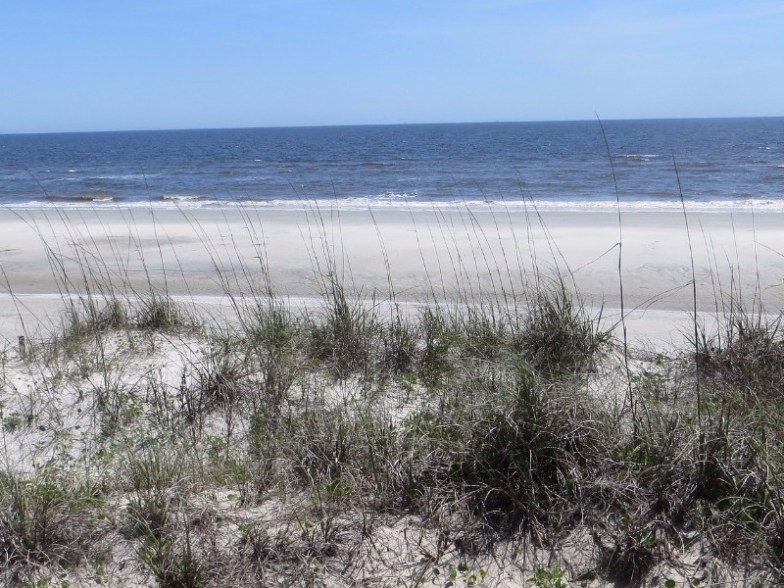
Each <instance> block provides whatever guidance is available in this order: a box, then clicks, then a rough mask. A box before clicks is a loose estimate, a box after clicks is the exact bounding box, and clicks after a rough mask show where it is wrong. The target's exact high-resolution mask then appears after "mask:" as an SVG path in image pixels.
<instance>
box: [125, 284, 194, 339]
mask: <svg viewBox="0 0 784 588" xmlns="http://www.w3.org/2000/svg"><path fill="white" fill-rule="evenodd" d="M191 324H192V323H191V321H188V320H187V318H186V317H185V315H184V313H183V311H182V310H181V309H180V307H179V306H178V305H177V304H176V303H175V302H174V301H173V300H172V299H171V298H170V297H169V296H167V295H164V294H159V293H157V292H150V293H149V294H148V295H146V296H142V297H141V298H140V300H139V308H138V309H137V311H136V314H135V316H134V319H133V325H134V326H135V327H136V328H137V329H143V330H149V331H168V330H172V329H180V328H183V327H187V326H190V325H191Z"/></svg>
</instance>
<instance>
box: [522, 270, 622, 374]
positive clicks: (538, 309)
mask: <svg viewBox="0 0 784 588" xmlns="http://www.w3.org/2000/svg"><path fill="white" fill-rule="evenodd" d="M600 323H601V313H599V315H598V316H591V315H590V314H589V312H588V311H587V309H586V308H585V307H584V306H583V304H582V302H581V301H580V299H579V298H575V296H574V295H573V294H572V293H571V292H569V290H568V289H567V288H566V285H565V284H564V283H563V281H561V280H558V281H556V282H554V283H553V284H552V286H551V287H550V288H546V287H540V288H538V289H537V290H536V292H535V293H534V295H533V296H532V298H531V299H530V300H529V305H528V311H527V315H526V316H525V317H524V318H523V319H522V320H521V321H520V322H519V323H518V324H517V325H515V328H514V333H513V345H514V347H515V348H516V349H517V350H518V352H519V353H520V354H521V355H522V357H523V358H525V360H526V361H527V362H528V363H529V364H530V365H531V366H532V367H533V368H534V369H535V370H536V371H537V372H539V373H541V374H543V375H545V376H547V377H559V376H563V375H566V374H575V373H579V372H582V371H585V370H591V369H593V368H594V367H595V365H596V359H597V356H598V354H599V352H600V351H601V349H602V347H603V346H604V345H606V344H607V343H608V342H609V340H610V332H609V331H605V330H602V329H601V327H600Z"/></svg>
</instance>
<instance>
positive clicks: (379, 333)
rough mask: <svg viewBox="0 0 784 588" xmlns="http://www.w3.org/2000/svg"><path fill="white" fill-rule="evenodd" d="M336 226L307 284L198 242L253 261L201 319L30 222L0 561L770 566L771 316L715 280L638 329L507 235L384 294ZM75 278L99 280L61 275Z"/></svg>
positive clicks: (442, 570)
mask: <svg viewBox="0 0 784 588" xmlns="http://www.w3.org/2000/svg"><path fill="white" fill-rule="evenodd" d="M443 230H444V231H445V234H444V238H447V236H448V233H447V232H446V231H447V229H446V228H444V229H443ZM477 235H478V236H477V239H479V240H484V241H486V240H488V239H490V238H492V235H490V234H487V233H477ZM484 241H483V242H484ZM205 248H207V249H208V250H209V251H211V252H212V251H213V245H212V244H211V243H210V242H206V243H205ZM334 251H335V249H334V248H329V249H327V252H326V253H324V255H326V256H327V259H326V260H320V261H319V262H318V263H317V262H314V267H315V268H316V271H315V272H314V274H315V275H314V280H315V282H314V291H317V292H318V293H319V294H320V295H321V297H320V299H319V304H318V305H317V306H315V307H314V306H311V307H310V308H306V307H304V306H296V305H295V304H293V303H292V301H291V300H289V299H285V298H283V297H277V296H275V295H274V293H273V292H274V284H273V283H272V282H271V277H270V274H269V273H268V272H266V270H264V269H262V270H261V271H262V274H263V275H262V279H261V282H262V286H261V287H258V286H256V285H255V284H256V283H257V280H258V279H259V278H258V275H257V274H255V273H254V272H253V271H252V269H251V267H250V266H249V264H248V263H247V262H246V261H244V260H237V261H236V264H235V266H234V267H239V268H240V271H233V273H232V274H231V276H232V277H231V278H230V277H229V276H228V275H227V274H228V270H225V269H222V268H224V267H225V266H223V265H221V264H219V263H217V261H216V263H215V271H216V272H218V273H219V275H218V276H216V283H219V284H224V285H227V284H229V283H230V282H231V280H232V279H236V280H239V279H246V280H247V281H248V283H247V284H246V286H247V288H246V289H245V290H244V292H245V293H244V294H243V295H241V296H240V295H233V294H232V296H228V294H227V298H229V300H230V308H231V312H230V313H229V314H230V316H229V317H228V318H227V317H225V316H224V317H222V319H221V320H220V321H217V322H215V321H213V322H212V323H210V321H209V320H207V318H208V317H203V316H196V315H195V314H194V313H192V312H191V311H190V310H188V309H187V305H183V304H182V302H181V301H179V299H178V302H175V301H174V298H173V297H172V295H171V293H170V292H168V291H167V290H166V289H165V288H163V289H156V288H146V287H145V288H143V289H141V290H136V291H131V292H130V293H126V294H124V295H123V296H121V295H120V293H121V292H123V290H124V287H125V284H124V283H123V282H124V274H123V273H122V272H120V273H119V275H120V278H117V279H118V280H119V283H116V284H112V283H111V279H110V276H112V275H118V274H117V273H112V272H110V271H108V270H107V269H106V268H101V267H100V264H99V266H98V267H96V266H95V264H96V263H98V262H97V261H96V260H97V259H98V258H96V257H95V256H90V257H89V258H85V259H84V260H83V262H84V263H89V264H92V265H89V266H87V267H85V268H83V269H82V270H81V271H80V272H78V273H73V272H66V273H63V272H61V271H59V269H61V268H65V267H66V261H64V260H61V259H60V258H59V257H58V256H57V255H56V253H57V252H56V251H55V248H54V247H52V248H50V255H51V256H52V265H53V268H55V270H58V271H56V273H55V277H56V278H57V279H58V280H61V281H60V282H58V283H60V284H61V285H62V286H63V291H64V297H65V300H66V301H67V302H68V304H65V305H64V307H65V315H64V319H63V323H62V327H61V328H60V329H59V330H58V331H56V332H55V333H54V334H50V335H43V336H38V337H35V336H28V339H27V344H26V347H25V351H24V353H21V352H19V353H15V352H14V351H13V350H12V349H10V347H9V350H8V352H7V354H6V355H7V357H4V360H3V365H2V368H3V386H2V388H1V389H0V406H2V414H0V417H2V428H1V430H0V435H1V436H2V437H1V438H0V441H1V442H2V446H1V447H0V551H1V552H2V554H3V555H2V557H3V558H4V559H2V561H0V580H2V581H3V582H4V583H5V585H8V586H13V587H16V586H24V585H26V583H30V582H38V581H40V580H42V579H43V580H44V581H48V579H49V578H57V580H58V581H61V584H63V583H65V582H68V583H71V585H79V582H80V581H81V580H83V579H84V578H85V577H88V576H89V578H90V581H94V583H96V584H103V585H123V584H125V585H128V584H136V585H157V586H162V587H168V586H176V587H180V586H194V587H205V588H206V587H212V586H256V585H287V586H316V585H360V584H362V585H378V586H396V585H407V586H421V585H425V584H432V585H443V586H459V585H465V586H474V585H476V586H481V585H504V584H503V581H507V580H508V584H507V585H533V586H542V587H547V586H549V587H561V586H571V585H583V584H585V583H590V582H593V583H592V584H588V585H615V586H652V585H657V584H656V582H658V581H659V580H661V579H662V578H667V580H666V581H665V585H670V584H668V582H670V581H673V582H674V580H670V578H675V577H677V578H685V579H686V580H684V582H689V583H690V585H698V583H703V585H707V584H708V579H710V580H711V581H713V582H714V583H717V584H719V583H721V584H723V585H728V586H729V585H738V586H739V585H741V583H740V580H739V581H738V582H736V583H734V582H735V580H736V579H739V578H740V579H742V580H743V581H746V580H747V579H749V578H751V579H753V580H754V581H757V582H758V583H759V584H760V585H766V584H767V585H773V584H775V583H780V582H782V581H783V580H784V493H782V490H781V485H782V480H784V458H782V455H784V445H783V443H784V442H783V441H782V439H784V411H783V410H782V408H781V406H780V402H778V401H779V399H780V398H779V397H780V394H779V391H780V383H781V381H782V376H784V360H782V358H784V353H782V349H784V342H783V340H782V336H781V324H780V318H776V317H773V318H770V317H769V315H767V314H765V313H762V312H761V311H760V309H759V307H758V306H755V307H753V308H752V309H750V310H749V309H746V308H745V307H744V306H743V305H742V304H739V303H738V304H733V305H732V307H731V311H730V312H727V313H725V314H724V315H723V317H721V318H722V320H719V323H718V327H717V328H716V329H713V330H709V329H707V328H704V327H701V328H700V329H698V330H697V331H696V332H697V333H698V334H697V336H696V338H691V339H687V340H686V342H685V344H684V349H682V350H676V351H674V352H672V353H668V354H664V353H661V354H657V355H655V356H652V355H651V354H648V353H646V352H644V351H641V350H635V349H633V348H631V347H629V346H628V345H627V344H621V343H620V342H619V341H618V340H617V339H616V338H615V337H614V333H613V331H612V329H611V328H610V326H608V325H607V323H606V321H605V317H604V314H603V309H602V308H601V307H599V308H598V309H597V308H595V307H589V306H588V305H586V304H585V303H584V301H583V298H582V297H581V295H580V292H579V291H577V290H576V288H575V287H573V285H571V284H573V282H571V281H570V279H569V275H568V272H567V274H566V275H563V276H562V275H560V274H558V273H557V272H556V273H555V274H554V275H546V274H545V272H544V270H541V271H540V272H539V274H537V275H536V276H529V277H528V279H526V281H525V283H522V281H521V282H520V283H514V275H516V274H514V273H513V271H512V269H511V266H512V265H513V264H514V259H516V258H519V257H520V256H521V255H520V253H519V252H517V253H513V252H508V256H507V257H506V258H505V259H503V260H493V259H491V258H490V257H488V256H486V255H481V254H480V255H477V257H476V258H475V263H476V264H478V265H479V266H482V265H483V264H484V266H487V267H479V268H473V270H474V271H473V273H472V272H471V271H469V269H471V268H468V267H467V261H466V260H465V259H457V257H455V258H454V263H453V265H454V267H453V268H449V267H448V266H447V264H443V266H441V268H440V271H441V272H448V271H453V272H455V274H456V275H457V276H458V277H462V278H464V279H462V280H458V282H459V283H461V284H465V288H464V290H461V291H458V292H456V293H454V296H451V297H450V296H447V295H446V294H443V295H439V286H440V281H441V280H440V278H439V277H433V276H431V277H429V278H428V279H430V280H431V283H430V284H429V288H428V289H429V290H430V291H431V293H432V294H433V296H431V297H429V298H428V299H426V300H422V301H416V302H415V303H412V304H409V305H408V306H406V305H404V304H402V303H401V302H400V300H399V299H398V296H399V294H398V291H397V290H396V289H395V288H394V283H393V279H392V276H391V273H389V270H388V276H389V279H390V288H389V292H390V295H389V300H380V299H379V298H378V297H377V294H375V295H371V296H369V297H366V296H364V295H363V290H362V288H354V287H353V286H352V284H353V283H354V282H353V280H352V279H351V276H350V275H341V272H337V271H336V270H337V268H338V267H340V266H342V264H341V263H338V262H339V261H340V260H339V259H338V258H336V257H335V254H334ZM313 255H316V256H318V255H321V253H320V252H318V251H314V253H313ZM103 263H105V264H109V265H110V264H111V263H113V262H112V260H111V259H106V258H105V259H104V260H103ZM387 263H388V260H387ZM68 264H70V262H68ZM496 265H498V266H500V267H501V268H510V269H507V270H498V268H496V267H495V266H496ZM68 267H70V266H68ZM263 267H266V266H263ZM318 268H321V269H322V270H323V269H324V268H326V271H322V272H321V273H319V271H318ZM480 270H490V271H485V272H484V273H483V272H482V271H480ZM496 270H498V271H496ZM221 272H225V273H221ZM504 272H506V273H505V274H504ZM339 275H340V276H341V277H340V278H338V276H339ZM473 275H481V276H482V279H477V280H475V281H479V282H481V285H482V288H483V289H482V291H481V296H480V295H479V294H478V293H477V291H476V290H471V288H472V287H473V286H475V285H476V284H475V283H472V280H474V278H473V277H472V276H473ZM488 275H491V276H493V279H492V280H489V278H486V276H488ZM66 276H68V277H69V279H68V281H65V278H66ZM70 276H81V277H80V278H73V279H71V278H70ZM237 276H240V277H239V278H237ZM79 279H81V281H82V286H83V285H84V284H96V283H100V284H101V287H100V288H97V287H95V286H93V287H92V288H91V289H89V292H86V293H85V291H84V290H86V289H85V288H80V290H81V291H82V292H81V294H80V296H76V297H73V296H72V295H71V294H73V290H75V289H76V285H77V283H78V280H79ZM66 286H67V287H66ZM248 292H249V294H248ZM66 293H67V294H66ZM71 302H73V304H71ZM231 314H233V316H231ZM197 319H198V320H197ZM695 321H696V318H695ZM195 325H198V328H193V327H194V326H195ZM698 392H699V393H698ZM632 399H633V401H634V403H633V405H631V404H630V400H632ZM695 562H696V563H695ZM684 585H689V584H686V583H684Z"/></svg>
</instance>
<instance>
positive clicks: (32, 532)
mask: <svg viewBox="0 0 784 588" xmlns="http://www.w3.org/2000/svg"><path fill="white" fill-rule="evenodd" d="M102 504H103V501H102V499H101V498H100V497H99V496H98V495H96V494H94V493H93V492H91V491H89V490H88V489H86V488H79V487H69V486H67V485H66V484H65V483H64V482H62V481H61V480H57V479H55V478H54V477H50V476H47V475H41V476H38V477H35V478H33V479H30V480H25V479H22V478H20V477H16V476H14V475H12V474H7V473H3V474H0V549H1V550H2V553H3V569H2V570H0V578H2V577H3V576H6V578H7V579H9V581H10V578H12V577H17V578H18V577H20V576H21V577H24V576H25V574H29V573H32V572H34V571H35V570H37V569H38V568H41V567H48V568H52V567H54V568H61V569H63V568H68V567H72V566H75V565H78V564H79V563H80V562H81V561H83V560H84V559H85V558H87V557H88V556H89V555H90V554H91V553H97V551H96V549H95V540H96V538H97V537H98V536H99V535H100V533H101V530H100V528H99V527H98V526H97V525H96V524H95V520H96V519H95V517H96V516H97V515H96V511H97V510H98V509H99V508H100V506H101V505H102Z"/></svg>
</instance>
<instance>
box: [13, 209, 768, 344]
mask: <svg viewBox="0 0 784 588" xmlns="http://www.w3.org/2000/svg"><path fill="white" fill-rule="evenodd" d="M688 221H689V226H690V231H691V251H692V254H690V244H689V239H688V234H687V230H686V225H685V222H684V217H683V215H682V214H681V213H678V212H670V211H668V212H653V211H648V212H633V213H623V214H622V216H621V227H620V231H619V225H618V222H619V220H618V216H617V214H616V213H613V212H596V211H579V212H578V211H552V210H547V211H541V212H539V211H535V210H528V211H519V210H516V211H508V210H503V209H492V208H488V209H486V210H472V211H467V210H432V211H421V210H417V211H408V210H375V211H370V210H365V211H357V210H349V211H346V210H336V209H332V210H328V209H303V210H273V209H264V208H247V209H240V208H234V207H231V208H224V209H192V210H187V209H181V210H164V209H101V208H99V207H96V208H92V209H41V210H29V209H28V210H21V209H20V210H12V209H3V210H0V265H1V266H2V271H3V292H2V296H3V297H4V298H5V299H6V301H5V302H4V304H3V306H2V315H1V316H0V335H2V336H4V337H6V338H8V339H13V338H15V336H17V335H18V334H22V332H28V333H35V332H37V331H40V330H41V329H42V328H44V329H45V328H50V327H51V326H52V325H55V324H56V323H57V320H58V317H59V313H60V309H61V308H62V301H63V299H64V298H67V297H68V296H71V295H78V294H84V293H86V292H87V291H92V293H93V294H100V293H104V294H108V293H112V294H113V295H123V296H126V295H128V296H133V295H142V294H143V293H144V292H148V291H150V289H153V290H156V291H159V292H167V293H168V294H169V295H171V296H173V297H174V298H175V299H177V300H179V301H184V302H187V303H190V304H193V305H195V306H197V307H199V308H203V309H207V310H208V312H209V313H210V314H212V315H216V314H217V315H218V316H221V313H222V312H223V310H222V309H224V310H225V309H229V308H230V305H229V304H228V298H227V296H234V297H241V296H253V295H261V294H264V293H266V292H268V291H269V290H270V289H271V291H272V292H273V293H274V294H275V295H276V296H280V297H282V298H284V299H289V300H291V301H292V303H293V304H309V305H311V306H312V305H317V303H318V299H319V296H320V293H321V288H322V286H323V284H324V279H325V278H326V276H328V275H329V274H330V272H333V273H335V274H337V275H338V276H339V277H340V278H341V279H342V280H343V282H344V284H345V285H346V288H347V291H348V292H350V293H351V294H352V296H356V297H358V298H361V299H365V300H369V301H370V300H376V301H388V300H390V299H391V298H392V297H393V296H394V299H395V300H396V301H398V302H400V303H405V304H412V305H416V304H417V303H427V302H432V301H433V300H438V301H440V302H450V303H452V302H454V303H477V302H484V303H487V302H502V303H504V304H508V305H514V304H515V303H516V302H517V301H520V300H522V299H524V295H525V293H526V292H527V291H530V290H529V289H530V288H531V287H532V286H533V284H532V280H534V279H535V278H534V276H536V275H539V276H544V277H546V278H555V277H558V276H560V278H561V279H563V280H564V282H565V283H566V284H567V286H569V287H570V288H571V289H573V290H575V291H576V292H577V293H579V296H580V297H581V299H582V300H583V302H584V303H585V304H586V305H587V306H590V307H592V308H598V307H603V308H604V315H605V317H607V320H608V321H609V322H610V323H613V322H616V321H617V319H618V318H619V317H620V308H621V296H620V288H621V280H619V273H618V267H619V253H620V254H621V277H622V286H623V302H624V307H625V311H626V313H627V323H628V328H629V332H630V336H631V338H632V339H633V340H635V341H638V342H640V343H644V342H646V341H649V340H650V341H653V342H654V343H655V344H657V345H658V344H660V343H661V342H663V341H667V340H670V339H672V338H673V337H675V338H677V337H678V333H679V332H680V331H681V330H682V329H683V328H684V325H688V323H689V320H690V319H689V317H690V314H691V313H692V311H693V291H692V287H691V279H692V260H693V263H694V273H695V276H696V283H697V305H698V311H699V313H700V315H701V316H703V317H704V318H706V320H709V317H710V316H711V315H712V314H715V313H716V312H717V311H719V312H720V311H721V307H722V304H723V303H724V304H727V303H729V296H730V293H731V292H733V293H734V296H735V297H741V298H742V299H743V300H742V301H743V303H744V304H746V305H752V304H758V303H759V298H760V297H761V299H762V301H763V302H764V304H765V307H764V308H765V310H766V311H767V312H773V313H775V312H777V311H778V308H779V307H780V302H781V300H782V297H783V295H784V282H783V280H782V278H783V277H784V234H782V233H781V231H780V225H781V221H782V216H781V215H779V214H776V213H767V214H765V213H756V214H754V213H751V212H735V213H733V214H722V213H705V212H702V213H689V214H688ZM621 241H622V249H621V248H620V247H619V243H621ZM736 302H737V301H736Z"/></svg>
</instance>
